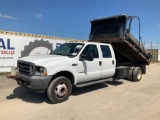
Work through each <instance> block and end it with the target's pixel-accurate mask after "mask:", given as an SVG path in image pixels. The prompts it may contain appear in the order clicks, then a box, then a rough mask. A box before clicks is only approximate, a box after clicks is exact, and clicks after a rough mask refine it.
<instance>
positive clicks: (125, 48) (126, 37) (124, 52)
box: [89, 15, 151, 65]
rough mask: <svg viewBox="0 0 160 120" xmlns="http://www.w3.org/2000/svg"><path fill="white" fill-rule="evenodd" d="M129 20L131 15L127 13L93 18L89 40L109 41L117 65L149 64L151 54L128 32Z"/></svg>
mask: <svg viewBox="0 0 160 120" xmlns="http://www.w3.org/2000/svg"><path fill="white" fill-rule="evenodd" d="M131 22H132V17H131V16H127V15H118V16H113V17H106V18H101V19H95V20H93V21H91V25H92V26H91V32H90V37H89V42H102V43H110V44H111V45H112V47H113V49H114V52H115V56H116V60H117V64H119V65H123V64H124V65H125V64H147V65H149V63H150V59H151V55H150V54H149V53H148V52H147V51H146V50H145V49H144V46H143V44H142V43H141V42H140V40H139V41H138V40H137V39H136V38H135V37H134V36H133V35H132V34H131V33H130V28H131ZM127 27H128V28H127Z"/></svg>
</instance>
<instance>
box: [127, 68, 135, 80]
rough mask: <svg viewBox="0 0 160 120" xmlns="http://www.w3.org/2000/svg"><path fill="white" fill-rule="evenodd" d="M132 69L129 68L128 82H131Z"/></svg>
mask: <svg viewBox="0 0 160 120" xmlns="http://www.w3.org/2000/svg"><path fill="white" fill-rule="evenodd" d="M133 68H134V67H130V68H129V74H128V80H131V81H132V80H133Z"/></svg>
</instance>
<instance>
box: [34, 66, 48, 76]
mask: <svg viewBox="0 0 160 120" xmlns="http://www.w3.org/2000/svg"><path fill="white" fill-rule="evenodd" d="M35 75H38V76H47V70H46V68H45V67H41V66H36V67H35Z"/></svg>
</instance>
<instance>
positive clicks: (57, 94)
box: [47, 77, 72, 103]
mask: <svg viewBox="0 0 160 120" xmlns="http://www.w3.org/2000/svg"><path fill="white" fill-rule="evenodd" d="M71 91H72V84H71V82H70V80H69V79H68V78H66V77H58V78H55V79H54V80H53V81H52V82H51V83H50V85H49V87H48V89H47V95H48V98H49V99H50V100H51V101H52V102H54V103H60V102H64V101H66V100H68V98H69V96H70V94H71Z"/></svg>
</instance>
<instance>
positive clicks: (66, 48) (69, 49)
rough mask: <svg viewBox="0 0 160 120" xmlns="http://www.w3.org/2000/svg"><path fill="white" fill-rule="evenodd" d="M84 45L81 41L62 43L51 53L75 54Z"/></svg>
mask: <svg viewBox="0 0 160 120" xmlns="http://www.w3.org/2000/svg"><path fill="white" fill-rule="evenodd" d="M83 46H84V44H83V43H64V44H62V45H60V46H59V47H58V48H56V49H55V50H53V51H52V52H51V54H54V55H64V56H76V55H77V54H78V53H79V51H80V50H81V49H82V47H83Z"/></svg>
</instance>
